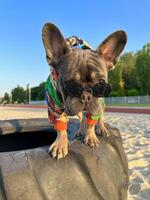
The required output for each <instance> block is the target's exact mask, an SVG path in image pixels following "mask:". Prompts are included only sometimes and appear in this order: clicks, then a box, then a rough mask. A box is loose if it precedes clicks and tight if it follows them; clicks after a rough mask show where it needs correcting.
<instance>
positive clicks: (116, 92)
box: [110, 91, 120, 97]
mask: <svg viewBox="0 0 150 200" xmlns="http://www.w3.org/2000/svg"><path fill="white" fill-rule="evenodd" d="M110 96H111V97H118V96H120V95H119V92H118V91H112V92H111V94H110Z"/></svg>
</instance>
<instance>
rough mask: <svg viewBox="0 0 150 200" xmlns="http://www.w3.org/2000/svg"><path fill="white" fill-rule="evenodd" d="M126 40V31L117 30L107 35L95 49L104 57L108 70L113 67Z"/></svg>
mask: <svg viewBox="0 0 150 200" xmlns="http://www.w3.org/2000/svg"><path fill="white" fill-rule="evenodd" d="M126 42H127V35H126V33H125V32H124V31H122V30H119V31H116V32H114V33H112V34H111V35H109V36H108V37H107V38H106V39H105V40H104V41H103V42H102V43H101V44H100V45H99V46H98V48H97V49H96V51H97V52H98V53H99V54H100V55H101V56H102V57H103V58H104V59H105V62H106V65H107V68H108V70H112V69H114V68H115V65H116V64H117V62H118V57H119V55H120V54H121V52H122V51H123V49H124V47H125V44H126Z"/></svg>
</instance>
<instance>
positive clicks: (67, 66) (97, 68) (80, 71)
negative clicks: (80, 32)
mask: <svg viewBox="0 0 150 200" xmlns="http://www.w3.org/2000/svg"><path fill="white" fill-rule="evenodd" d="M58 68H59V70H60V73H62V74H63V79H64V80H68V78H69V79H74V80H77V81H79V80H82V81H86V80H84V79H88V81H90V79H95V78H101V79H104V80H105V79H106V78H107V77H106V75H107V73H106V72H107V69H106V65H105V62H104V60H103V59H102V58H101V57H100V56H99V55H98V54H97V52H96V51H93V50H82V49H77V48H76V49H72V50H71V51H70V52H69V53H67V54H65V55H64V56H63V57H62V58H61V59H60V62H59V64H58ZM97 76H98V77H97Z"/></svg>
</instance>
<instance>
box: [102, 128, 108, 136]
mask: <svg viewBox="0 0 150 200" xmlns="http://www.w3.org/2000/svg"><path fill="white" fill-rule="evenodd" d="M101 136H102V137H109V136H110V132H109V130H108V129H107V128H105V127H103V128H101Z"/></svg>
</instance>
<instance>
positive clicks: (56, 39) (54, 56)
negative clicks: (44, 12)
mask: <svg viewBox="0 0 150 200" xmlns="http://www.w3.org/2000/svg"><path fill="white" fill-rule="evenodd" d="M42 40H43V44H44V47H45V51H46V59H47V62H48V64H49V65H52V66H53V67H55V66H56V65H57V63H58V62H59V59H60V57H61V56H62V55H64V54H66V53H67V52H68V51H69V47H68V45H67V44H66V42H65V39H64V37H63V35H62V34H61V32H60V30H59V29H58V28H57V27H56V26H55V25H54V24H51V23H46V24H45V25H44V26H43V29H42Z"/></svg>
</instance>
